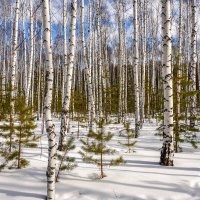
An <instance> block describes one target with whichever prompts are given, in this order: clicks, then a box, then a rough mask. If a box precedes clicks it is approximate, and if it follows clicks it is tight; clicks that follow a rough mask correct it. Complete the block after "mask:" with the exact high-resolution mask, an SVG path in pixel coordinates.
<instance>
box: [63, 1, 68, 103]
mask: <svg viewBox="0 0 200 200" xmlns="http://www.w3.org/2000/svg"><path fill="white" fill-rule="evenodd" d="M66 28H67V0H63V34H64V45H63V47H64V49H63V51H64V65H63V77H62V103H63V102H64V97H65V91H66V89H65V82H66V74H67V33H66Z"/></svg>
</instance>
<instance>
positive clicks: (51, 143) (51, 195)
mask: <svg viewBox="0 0 200 200" xmlns="http://www.w3.org/2000/svg"><path fill="white" fill-rule="evenodd" d="M43 24H44V45H45V52H46V80H45V84H46V86H45V102H44V113H45V121H46V132H47V135H48V166H47V173H46V175H47V200H54V199H55V172H56V133H55V130H54V124H53V121H52V117H51V105H52V90H53V60H52V49H51V34H50V32H51V25H50V16H49V1H48V0H43Z"/></svg>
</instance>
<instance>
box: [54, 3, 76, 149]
mask: <svg viewBox="0 0 200 200" xmlns="http://www.w3.org/2000/svg"><path fill="white" fill-rule="evenodd" d="M71 9H72V11H71V12H72V16H71V28H70V30H71V33H70V49H69V54H68V70H67V77H66V83H65V84H66V91H65V92H66V93H65V98H64V102H63V108H62V116H61V127H60V138H59V146H58V149H59V150H60V151H62V149H63V145H64V142H65V136H66V133H67V128H68V125H69V109H70V101H71V88H72V78H73V77H72V73H73V68H74V60H75V59H74V58H75V44H76V43H75V42H76V16H77V0H72V4H71Z"/></svg>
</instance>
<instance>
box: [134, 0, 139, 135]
mask: <svg viewBox="0 0 200 200" xmlns="http://www.w3.org/2000/svg"><path fill="white" fill-rule="evenodd" d="M137 7H138V1H137V0H133V16H134V17H133V22H134V64H133V66H134V89H135V134H136V136H138V134H139V127H140V122H139V118H140V117H139V95H140V94H139V84H138V62H139V44H138V13H137Z"/></svg>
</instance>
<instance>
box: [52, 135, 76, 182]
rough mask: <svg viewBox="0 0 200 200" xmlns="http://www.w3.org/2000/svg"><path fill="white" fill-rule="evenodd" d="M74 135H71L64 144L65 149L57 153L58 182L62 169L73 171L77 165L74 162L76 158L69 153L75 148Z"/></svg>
mask: <svg viewBox="0 0 200 200" xmlns="http://www.w3.org/2000/svg"><path fill="white" fill-rule="evenodd" d="M74 140H75V139H74V137H70V138H69V139H68V140H67V141H66V144H65V145H64V146H63V151H62V152H59V153H57V159H58V161H59V165H58V171H57V175H56V182H58V179H59V175H60V171H71V170H73V169H74V168H75V167H76V166H77V165H76V164H75V163H74V162H75V158H74V157H70V156H69V155H68V154H69V152H70V151H71V150H73V149H75V147H76V146H75V145H74Z"/></svg>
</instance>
